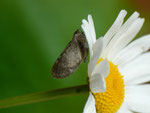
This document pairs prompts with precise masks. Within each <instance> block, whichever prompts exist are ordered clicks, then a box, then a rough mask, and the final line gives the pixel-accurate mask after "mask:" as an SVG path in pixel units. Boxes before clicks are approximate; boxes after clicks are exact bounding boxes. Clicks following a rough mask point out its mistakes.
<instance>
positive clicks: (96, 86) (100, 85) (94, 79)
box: [89, 73, 106, 93]
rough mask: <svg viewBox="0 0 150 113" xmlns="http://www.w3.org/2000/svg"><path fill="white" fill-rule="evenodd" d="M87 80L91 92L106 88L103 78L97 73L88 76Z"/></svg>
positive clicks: (103, 90) (101, 90) (102, 90)
mask: <svg viewBox="0 0 150 113" xmlns="http://www.w3.org/2000/svg"><path fill="white" fill-rule="evenodd" d="M89 82H90V89H91V90H92V92H93V93H98V92H105V90H106V83H105V79H104V77H103V76H102V75H100V74H99V73H98V74H95V75H93V76H91V77H90V78H89Z"/></svg>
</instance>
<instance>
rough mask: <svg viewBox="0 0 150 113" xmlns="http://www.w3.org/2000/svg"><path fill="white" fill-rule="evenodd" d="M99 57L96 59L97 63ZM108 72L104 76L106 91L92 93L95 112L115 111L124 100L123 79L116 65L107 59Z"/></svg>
mask: <svg viewBox="0 0 150 113" xmlns="http://www.w3.org/2000/svg"><path fill="white" fill-rule="evenodd" d="M100 61H101V59H100V60H99V61H98V63H99V62H100ZM109 67H110V72H109V75H108V76H107V77H106V78H105V82H106V91H105V92H103V93H101V92H100V93H93V95H94V97H95V106H96V110H97V113H115V112H116V111H117V110H118V109H119V108H120V106H121V104H122V103H123V100H124V80H123V76H122V75H121V74H120V72H119V70H118V67H117V65H114V64H113V63H112V62H110V61H109Z"/></svg>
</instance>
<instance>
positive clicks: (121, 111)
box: [117, 103, 133, 113]
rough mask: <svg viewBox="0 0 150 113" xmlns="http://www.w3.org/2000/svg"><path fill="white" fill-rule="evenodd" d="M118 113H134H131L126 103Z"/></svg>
mask: <svg viewBox="0 0 150 113" xmlns="http://www.w3.org/2000/svg"><path fill="white" fill-rule="evenodd" d="M117 113H133V112H131V111H130V110H129V109H128V108H127V105H126V103H122V105H121V107H120V108H119V110H118V111H117Z"/></svg>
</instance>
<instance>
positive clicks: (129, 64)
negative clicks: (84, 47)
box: [82, 10, 150, 113]
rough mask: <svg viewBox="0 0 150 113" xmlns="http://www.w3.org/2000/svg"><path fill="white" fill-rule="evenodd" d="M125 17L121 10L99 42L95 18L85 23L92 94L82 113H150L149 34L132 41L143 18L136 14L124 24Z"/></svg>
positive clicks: (89, 18) (124, 12)
mask: <svg viewBox="0 0 150 113" xmlns="http://www.w3.org/2000/svg"><path fill="white" fill-rule="evenodd" d="M126 14H127V12H126V11H125V10H121V11H120V13H119V15H118V17H117V19H116V20H115V22H114V23H113V25H112V26H111V27H110V29H109V30H108V31H107V33H106V34H105V35H104V36H103V37H101V38H98V39H97V40H96V33H95V29H94V24H93V20H92V16H91V15H88V20H83V21H82V22H83V24H82V29H83V30H84V33H85V35H86V38H87V41H88V44H89V51H90V61H89V64H88V78H89V87H90V93H89V97H88V100H87V102H86V105H85V108H84V111H83V113H132V112H140V113H150V85H149V84H147V83H148V82H149V81H150V52H148V51H149V49H150V35H145V36H143V37H141V38H138V39H137V40H134V41H132V40H133V39H134V37H135V36H136V35H137V33H138V32H139V31H140V29H141V27H142V25H143V23H144V19H143V18H140V17H139V13H138V12H134V13H133V14H132V15H131V16H130V17H129V18H128V19H127V21H126V22H123V21H124V18H125V16H126ZM131 41H132V42H131Z"/></svg>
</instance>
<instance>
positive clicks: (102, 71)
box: [92, 60, 109, 78]
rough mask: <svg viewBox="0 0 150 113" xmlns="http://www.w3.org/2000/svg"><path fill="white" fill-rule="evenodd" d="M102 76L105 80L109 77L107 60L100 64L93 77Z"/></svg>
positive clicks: (96, 67)
mask: <svg viewBox="0 0 150 113" xmlns="http://www.w3.org/2000/svg"><path fill="white" fill-rule="evenodd" d="M98 73H100V75H102V76H103V77H104V78H105V77H107V76H108V74H109V63H108V61H107V60H102V61H101V62H100V63H98V64H97V65H96V66H95V68H94V71H93V72H92V75H95V74H98Z"/></svg>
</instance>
